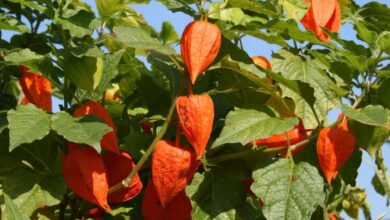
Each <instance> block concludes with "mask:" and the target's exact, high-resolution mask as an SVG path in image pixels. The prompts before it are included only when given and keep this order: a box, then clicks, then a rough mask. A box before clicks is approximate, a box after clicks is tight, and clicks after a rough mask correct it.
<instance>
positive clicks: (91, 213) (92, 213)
mask: <svg viewBox="0 0 390 220" xmlns="http://www.w3.org/2000/svg"><path fill="white" fill-rule="evenodd" d="M87 218H88V219H93V220H103V219H104V211H102V210H101V209H99V208H92V209H90V210H88V216H87Z"/></svg>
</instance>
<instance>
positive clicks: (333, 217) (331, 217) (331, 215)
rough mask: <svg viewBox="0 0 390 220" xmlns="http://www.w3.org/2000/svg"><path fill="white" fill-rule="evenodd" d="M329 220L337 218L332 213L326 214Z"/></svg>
mask: <svg viewBox="0 0 390 220" xmlns="http://www.w3.org/2000/svg"><path fill="white" fill-rule="evenodd" d="M328 218H329V220H337V217H336V216H335V215H334V214H333V213H328Z"/></svg>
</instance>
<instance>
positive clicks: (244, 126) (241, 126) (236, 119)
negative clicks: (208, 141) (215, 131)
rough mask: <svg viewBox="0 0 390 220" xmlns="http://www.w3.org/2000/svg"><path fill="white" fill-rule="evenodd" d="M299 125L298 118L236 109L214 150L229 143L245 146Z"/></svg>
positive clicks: (214, 144) (231, 114)
mask: <svg viewBox="0 0 390 220" xmlns="http://www.w3.org/2000/svg"><path fill="white" fill-rule="evenodd" d="M297 123H298V120H297V119H296V118H284V119H279V118H276V117H273V116H272V115H270V113H269V112H266V111H257V110H253V109H236V110H234V111H231V112H230V113H229V114H228V115H227V116H226V122H225V127H224V128H223V130H222V132H221V134H220V135H219V137H218V138H217V139H216V140H215V142H214V143H213V145H212V148H215V147H218V146H221V145H223V144H227V143H241V144H242V145H245V144H248V143H249V142H251V141H253V140H256V139H258V138H267V137H270V136H272V135H274V134H280V133H283V132H286V131H289V130H291V129H292V128H293V127H294V125H296V124H297Z"/></svg>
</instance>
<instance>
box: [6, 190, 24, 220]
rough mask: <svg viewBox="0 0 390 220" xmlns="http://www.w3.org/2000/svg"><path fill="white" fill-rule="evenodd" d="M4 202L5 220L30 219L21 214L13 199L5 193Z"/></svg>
mask: <svg viewBox="0 0 390 220" xmlns="http://www.w3.org/2000/svg"><path fill="white" fill-rule="evenodd" d="M3 196H4V202H5V210H4V213H3V215H2V216H3V218H2V219H4V220H15V219H18V220H19V219H20V220H28V219H29V218H28V217H27V216H26V215H25V214H23V213H22V212H21V210H20V209H19V208H18V207H17V206H16V205H15V203H14V202H13V201H12V199H11V198H10V197H9V196H8V195H7V194H6V193H3Z"/></svg>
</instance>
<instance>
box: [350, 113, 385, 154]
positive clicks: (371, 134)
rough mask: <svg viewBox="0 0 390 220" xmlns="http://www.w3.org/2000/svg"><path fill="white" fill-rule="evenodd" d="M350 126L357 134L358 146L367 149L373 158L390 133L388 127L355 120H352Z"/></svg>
mask: <svg viewBox="0 0 390 220" xmlns="http://www.w3.org/2000/svg"><path fill="white" fill-rule="evenodd" d="M348 127H349V130H350V131H351V132H352V133H353V134H354V135H355V139H356V144H357V146H359V147H362V148H363V149H365V150H366V151H367V152H368V153H369V154H370V155H371V157H373V158H374V156H375V153H376V152H377V151H378V150H379V149H380V148H381V147H382V145H383V144H384V143H385V142H386V141H387V139H388V138H389V134H390V131H389V129H387V128H384V127H380V126H371V125H366V124H362V123H359V122H357V121H353V120H351V121H350V123H349V125H348Z"/></svg>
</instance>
